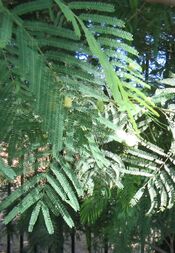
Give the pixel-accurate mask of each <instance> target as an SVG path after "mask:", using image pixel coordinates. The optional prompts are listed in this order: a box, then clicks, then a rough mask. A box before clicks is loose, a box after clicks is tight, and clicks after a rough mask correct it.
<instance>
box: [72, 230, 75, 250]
mask: <svg viewBox="0 0 175 253" xmlns="http://www.w3.org/2000/svg"><path fill="white" fill-rule="evenodd" d="M71 253H75V229H74V228H73V229H72V231H71Z"/></svg>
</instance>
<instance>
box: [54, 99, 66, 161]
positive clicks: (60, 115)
mask: <svg viewBox="0 0 175 253" xmlns="http://www.w3.org/2000/svg"><path fill="white" fill-rule="evenodd" d="M58 99H59V101H58ZM64 120H65V109H64V107H63V97H57V107H56V112H55V125H54V130H53V131H54V132H53V140H52V141H53V155H54V156H55V157H57V156H58V153H59V152H60V151H61V150H62V148H63V132H64Z"/></svg>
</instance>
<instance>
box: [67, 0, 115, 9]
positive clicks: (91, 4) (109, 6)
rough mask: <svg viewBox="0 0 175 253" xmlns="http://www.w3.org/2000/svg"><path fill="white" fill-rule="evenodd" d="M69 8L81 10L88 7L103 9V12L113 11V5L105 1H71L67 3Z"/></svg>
mask: <svg viewBox="0 0 175 253" xmlns="http://www.w3.org/2000/svg"><path fill="white" fill-rule="evenodd" d="M68 6H69V8H71V9H72V10H81V9H88V10H94V11H105V12H114V6H113V5H112V4H107V3H102V2H101V3H98V2H88V1H86V2H81V1H76V2H71V3H69V5H68Z"/></svg>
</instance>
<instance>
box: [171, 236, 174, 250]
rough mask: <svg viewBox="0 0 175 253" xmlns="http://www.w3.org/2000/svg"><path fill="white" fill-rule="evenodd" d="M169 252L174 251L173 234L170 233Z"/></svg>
mask: <svg viewBox="0 0 175 253" xmlns="http://www.w3.org/2000/svg"><path fill="white" fill-rule="evenodd" d="M170 253H174V234H172V235H170Z"/></svg>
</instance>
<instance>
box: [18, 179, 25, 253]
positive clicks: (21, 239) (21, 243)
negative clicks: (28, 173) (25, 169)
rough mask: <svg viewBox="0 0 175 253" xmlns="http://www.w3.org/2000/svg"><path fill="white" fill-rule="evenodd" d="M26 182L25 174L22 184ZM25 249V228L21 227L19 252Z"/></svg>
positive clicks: (21, 252)
mask: <svg viewBox="0 0 175 253" xmlns="http://www.w3.org/2000/svg"><path fill="white" fill-rule="evenodd" d="M23 183H24V176H23V174H22V175H21V185H23ZM23 249H24V235H23V228H20V237H19V253H23Z"/></svg>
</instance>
